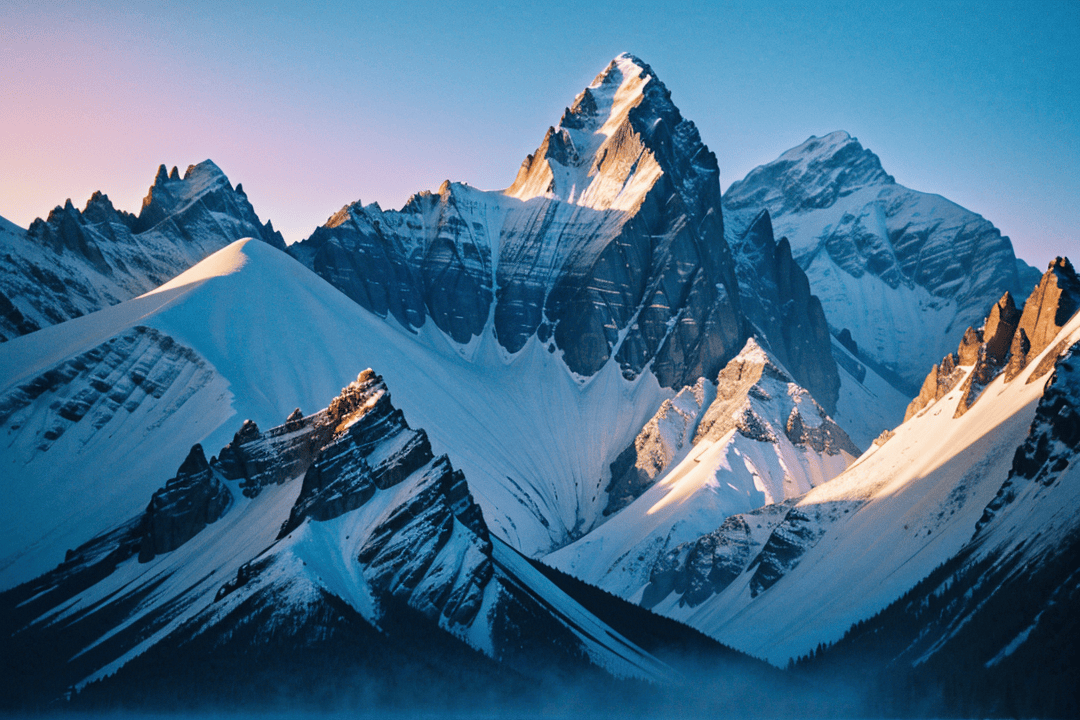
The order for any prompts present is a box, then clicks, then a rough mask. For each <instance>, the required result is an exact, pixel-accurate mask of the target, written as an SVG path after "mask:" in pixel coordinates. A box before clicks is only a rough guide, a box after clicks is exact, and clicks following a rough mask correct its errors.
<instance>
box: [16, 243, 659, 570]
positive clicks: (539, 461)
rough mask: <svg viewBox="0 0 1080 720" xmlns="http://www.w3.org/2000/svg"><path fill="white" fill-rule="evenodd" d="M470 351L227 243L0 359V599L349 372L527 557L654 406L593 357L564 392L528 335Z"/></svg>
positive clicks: (597, 486)
mask: <svg viewBox="0 0 1080 720" xmlns="http://www.w3.org/2000/svg"><path fill="white" fill-rule="evenodd" d="M468 349H469V352H470V355H471V357H470V358H469V359H466V358H464V357H462V356H461V354H460V352H461V348H460V347H459V346H456V345H454V344H452V343H450V342H448V341H447V340H446V338H445V336H444V335H443V334H442V333H441V332H438V331H434V332H431V331H430V326H429V328H424V329H422V330H421V331H420V333H419V334H418V335H414V334H411V333H409V331H407V330H405V329H404V328H401V327H400V326H399V325H397V324H396V323H388V322H385V321H383V320H381V319H379V318H377V317H375V316H374V315H372V314H371V313H370V312H368V311H366V310H364V309H363V308H361V307H359V306H358V305H356V304H355V303H354V302H352V301H351V300H350V299H348V298H347V297H345V296H344V295H342V294H341V293H340V292H339V291H337V290H335V289H334V288H332V287H331V286H329V285H328V284H327V283H326V282H325V281H323V280H322V279H320V278H319V277H318V276H316V275H314V274H313V273H312V272H310V271H309V270H307V269H306V268H304V267H303V266H302V265H300V264H299V263H297V262H296V261H295V260H293V259H292V258H290V257H289V256H287V255H286V254H284V253H280V252H278V251H276V250H274V249H273V248H270V247H269V246H268V245H266V244H265V243H259V242H253V241H250V240H248V241H240V242H237V243H234V244H232V245H230V246H229V247H227V248H225V249H223V250H221V251H219V252H217V253H215V254H214V255H212V256H211V257H209V258H207V259H206V260H205V261H203V262H202V263H200V264H199V265H197V266H195V267H194V268H192V269H191V270H189V271H187V272H185V273H184V274H182V275H181V276H179V277H177V278H176V279H174V280H173V281H171V282H169V283H167V284H166V285H164V286H162V287H161V288H159V289H158V290H156V291H154V292H151V293H148V294H146V295H143V296H141V297H138V298H135V299H133V300H130V301H127V302H124V303H121V304H120V305H116V306H113V307H109V308H106V309H104V310H101V311H99V312H97V313H93V314H92V315H88V316H85V317H81V318H76V319H75V320H72V321H69V322H66V323H63V324H62V325H58V326H53V327H50V328H46V329H44V330H41V331H39V332H36V333H33V334H32V335H28V336H24V337H21V338H16V339H15V340H13V341H10V342H8V343H4V344H3V345H2V346H0V377H2V378H3V386H2V387H0V422H2V425H0V463H2V465H0V467H2V472H0V475H2V477H3V479H4V487H3V492H4V494H5V498H6V502H5V503H4V504H3V507H2V508H0V586H3V587H8V586H10V585H12V584H14V583H16V582H19V581H21V580H25V579H27V578H29V577H32V576H34V575H36V574H38V573H40V572H42V571H44V570H45V569H47V568H48V567H51V566H53V565H55V564H56V563H57V562H59V561H60V560H62V559H63V556H64V551H65V550H66V549H68V548H71V547H74V546H75V545H78V544H79V543H82V542H85V541H86V540H87V539H89V538H90V537H91V536H92V535H93V534H94V533H96V532H98V531H100V530H101V529H102V527H105V526H108V525H110V524H116V523H119V522H121V521H123V520H125V519H126V518H128V517H131V516H132V515H133V514H134V513H135V512H136V511H138V510H141V509H142V505H143V504H144V503H145V502H146V498H148V497H149V495H150V493H151V492H152V491H153V490H154V489H155V488H156V487H157V486H158V485H159V484H160V477H161V472H160V469H161V468H162V467H176V466H178V465H179V464H180V462H181V461H182V460H183V459H184V457H185V456H186V455H187V452H188V449H189V448H190V446H191V445H192V444H194V443H197V442H201V443H202V444H203V445H204V447H207V448H209V449H211V450H210V451H211V452H212V449H213V448H218V447H221V446H223V445H224V444H225V443H226V442H227V441H228V440H229V439H230V438H231V437H232V434H233V433H234V432H235V431H236V430H237V428H238V427H239V425H240V423H241V421H243V420H245V419H251V420H253V421H255V422H256V423H257V424H258V425H260V426H262V427H272V426H274V425H277V424H279V423H280V422H282V421H283V420H284V419H285V417H286V416H287V415H289V414H290V413H291V412H292V411H293V410H294V409H295V408H297V407H300V408H302V409H304V410H307V411H309V410H310V409H312V408H315V407H319V406H321V405H322V404H323V403H325V401H326V398H328V397H332V396H333V395H334V394H335V393H336V392H337V390H338V389H339V388H340V387H342V386H343V385H345V384H346V383H347V382H348V381H349V379H350V378H353V377H355V375H356V369H357V368H360V367H369V366H371V367H382V368H386V371H385V372H384V376H385V377H386V378H387V381H388V382H389V383H392V384H393V385H394V386H395V387H398V388H400V390H398V391H397V393H396V397H397V404H398V406H399V407H401V408H402V409H403V410H404V411H405V412H406V413H407V414H408V416H409V417H410V418H411V419H414V420H413V421H414V422H415V423H416V424H417V425H418V426H422V427H426V428H430V431H429V434H430V437H431V442H432V445H433V447H434V448H435V451H436V453H446V452H451V453H452V457H453V458H454V463H455V466H457V467H459V468H461V469H462V470H464V471H465V472H466V473H467V474H468V476H469V477H470V483H471V484H472V488H473V493H474V495H475V496H476V498H477V501H478V502H479V504H480V506H481V507H482V508H483V509H484V512H485V515H486V517H487V519H488V522H489V524H490V526H491V528H492V532H493V533H494V534H495V535H496V536H498V537H500V538H502V539H504V540H506V541H507V542H509V543H510V544H511V545H513V546H514V547H516V548H518V549H519V550H521V551H523V552H526V553H528V554H537V553H540V552H544V551H547V550H550V549H551V548H552V546H554V545H558V544H562V543H565V542H566V541H567V539H568V538H572V537H574V536H576V535H577V534H580V533H582V532H584V531H585V530H587V529H589V528H590V527H591V526H592V525H594V524H595V523H596V522H598V521H599V520H600V519H602V514H601V511H602V509H603V508H604V507H605V505H606V502H607V498H606V493H605V491H604V487H605V485H606V483H607V476H608V474H609V473H608V465H609V464H610V462H611V461H612V460H613V459H614V458H615V457H616V456H617V455H618V453H619V452H621V451H622V450H623V449H624V448H625V447H626V446H627V445H629V444H630V443H631V442H632V440H633V438H634V436H635V435H636V434H637V433H638V431H639V430H640V429H641V427H642V425H644V424H645V422H646V420H648V418H649V417H650V416H651V415H652V414H653V413H654V412H655V411H656V408H657V407H659V405H660V403H661V402H662V401H663V400H664V398H666V397H669V396H670V395H671V394H672V393H671V392H670V391H667V390H664V389H662V388H661V387H660V386H659V384H658V383H657V382H656V380H655V379H654V378H653V376H652V375H651V373H648V372H646V373H643V374H641V375H639V376H638V377H636V378H635V379H634V380H627V379H626V378H624V377H623V375H622V374H621V373H620V372H619V368H618V367H617V366H616V365H615V364H614V363H610V364H608V365H606V366H605V367H604V368H603V369H601V371H599V372H598V373H596V374H595V375H593V376H592V377H590V378H588V379H587V380H584V381H583V380H582V379H581V378H579V377H577V376H575V375H574V374H572V373H571V372H569V371H568V370H567V368H566V365H565V364H564V363H563V362H562V361H561V360H559V358H558V357H556V356H554V355H552V354H551V353H549V352H548V351H547V350H546V349H545V348H544V346H543V345H542V344H541V343H539V342H538V341H536V340H535V339H532V340H530V341H529V342H528V343H526V345H525V346H524V347H523V348H522V350H521V351H520V352H518V353H516V354H514V355H512V356H511V355H508V354H507V353H506V352H505V351H504V350H503V349H502V348H501V347H499V346H498V345H497V343H496V341H495V340H494V338H492V337H490V336H485V337H483V338H480V339H478V340H477V341H476V342H475V343H474V344H473V345H472V346H470V347H469V348H468Z"/></svg>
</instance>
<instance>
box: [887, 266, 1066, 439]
mask: <svg viewBox="0 0 1080 720" xmlns="http://www.w3.org/2000/svg"><path fill="white" fill-rule="evenodd" d="M1078 309H1080V277H1077V274H1076V271H1075V270H1074V269H1073V266H1072V264H1071V263H1070V262H1069V260H1068V259H1067V258H1057V259H1056V260H1054V261H1053V262H1051V263H1050V266H1049V268H1048V269H1047V271H1046V273H1045V274H1044V275H1043V276H1042V279H1041V280H1040V281H1039V284H1038V285H1037V286H1036V288H1035V290H1034V291H1033V292H1032V293H1031V296H1030V297H1029V298H1028V301H1027V302H1026V303H1025V304H1024V308H1023V312H1021V311H1019V310H1017V308H1016V306H1015V304H1014V303H1013V299H1012V295H1011V294H1009V293H1005V294H1004V295H1003V296H1002V297H1001V299H1000V300H998V302H997V303H996V304H994V305H993V306H992V307H991V308H990V313H989V314H988V315H987V316H986V321H985V322H984V323H983V325H982V327H981V328H979V329H977V330H976V329H975V328H971V327H969V328H968V329H967V330H966V331H965V333H964V337H963V338H962V339H961V341H960V346H959V348H958V349H957V352H956V354H955V355H953V354H950V355H946V356H945V358H944V359H943V360H942V361H941V363H940V364H939V365H935V366H934V367H932V368H931V369H930V373H929V374H928V375H927V376H926V380H925V381H924V382H923V386H922V390H921V391H920V392H919V395H918V397H916V398H915V399H914V400H912V401H911V404H910V405H909V406H908V410H907V414H906V415H905V416H904V420H905V421H906V420H908V419H910V418H911V417H912V416H914V415H915V414H917V413H918V412H919V411H920V410H922V409H924V408H926V407H928V406H930V405H931V404H933V403H934V402H936V401H937V400H939V399H941V398H942V397H944V396H945V395H946V394H947V393H949V392H950V391H951V390H952V389H953V388H954V387H956V386H957V384H959V383H961V381H962V382H963V384H962V385H961V397H960V401H959V404H958V405H957V408H956V412H955V417H959V416H961V415H963V414H964V413H965V412H967V411H968V410H969V409H970V408H971V406H972V405H973V404H974V403H975V401H976V400H977V399H978V398H979V394H980V393H981V392H982V390H983V388H985V387H986V386H987V385H988V384H990V381H991V380H993V379H994V378H995V377H997V376H998V375H999V374H1001V373H1002V372H1003V371H1004V375H1005V381H1006V382H1009V381H1011V380H1012V379H1013V378H1015V377H1016V376H1017V375H1019V374H1020V372H1021V371H1022V370H1023V369H1024V368H1025V367H1027V365H1028V362H1029V360H1030V359H1031V358H1033V357H1035V356H1036V355H1038V354H1040V353H1042V351H1043V350H1045V349H1046V347H1047V345H1048V344H1049V343H1050V341H1051V340H1053V338H1054V337H1055V336H1056V335H1057V334H1058V332H1059V331H1060V330H1061V328H1062V327H1064V326H1065V323H1067V322H1068V321H1069V319H1070V318H1071V317H1072V316H1073V315H1074V314H1075V313H1076V311H1077V310H1078ZM1064 350H1065V348H1064V347H1062V348H1059V349H1058V351H1057V352H1054V353H1051V354H1050V355H1048V356H1047V358H1046V360H1045V362H1044V363H1042V364H1040V365H1039V366H1038V367H1037V368H1036V369H1035V370H1034V371H1033V372H1032V374H1031V377H1030V378H1029V380H1028V382H1033V381H1035V380H1037V379H1039V378H1040V377H1043V376H1044V375H1045V374H1046V373H1048V372H1049V371H1050V369H1051V368H1052V367H1053V363H1054V358H1056V357H1057V356H1058V355H1060V354H1061V352H1064ZM965 367H970V368H971V370H970V371H966V370H964V369H963V368H965Z"/></svg>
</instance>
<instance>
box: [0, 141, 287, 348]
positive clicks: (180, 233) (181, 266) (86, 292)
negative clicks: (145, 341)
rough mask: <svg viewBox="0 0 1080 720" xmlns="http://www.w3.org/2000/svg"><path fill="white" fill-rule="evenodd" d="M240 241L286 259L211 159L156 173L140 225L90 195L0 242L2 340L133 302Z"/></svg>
mask: <svg viewBox="0 0 1080 720" xmlns="http://www.w3.org/2000/svg"><path fill="white" fill-rule="evenodd" d="M244 237H254V238H258V239H260V240H262V241H264V242H266V243H268V244H270V245H273V246H274V247H276V248H278V249H280V250H284V249H285V241H284V239H283V238H282V237H281V234H280V233H278V232H277V231H275V230H274V228H273V226H272V225H271V224H269V223H267V224H265V225H264V224H263V223H262V222H261V221H260V220H259V218H258V216H256V214H255V210H254V209H253V208H252V207H251V203H249V202H248V200H247V197H246V196H245V195H244V194H243V193H242V192H239V191H237V190H233V188H232V186H231V185H230V184H229V181H228V179H227V178H226V177H225V175H224V174H223V173H222V172H221V170H220V169H218V167H217V166H216V165H214V164H213V163H212V162H210V161H209V160H207V161H205V162H202V163H199V164H198V165H192V166H191V167H189V168H188V170H187V173H186V174H185V175H184V177H183V179H181V178H180V175H179V173H178V172H177V170H176V168H173V172H172V174H171V175H170V174H169V173H167V172H166V171H165V167H164V166H161V168H159V170H158V174H157V178H156V179H155V181H154V185H153V186H152V187H151V188H150V192H149V193H148V194H147V196H146V199H145V200H144V201H143V207H142V210H141V211H140V213H139V215H138V216H135V215H131V214H130V213H126V212H124V211H118V210H116V209H115V208H114V207H113V205H112V203H111V202H110V201H109V198H108V196H106V195H103V194H102V193H100V192H95V193H94V194H93V195H92V196H91V198H90V199H89V201H87V203H86V207H85V208H84V209H83V210H82V211H81V212H80V211H79V210H78V209H77V208H75V207H74V206H73V205H72V203H71V201H70V200H68V201H67V202H66V203H65V204H64V205H62V206H57V207H56V208H55V209H53V211H52V212H50V213H49V217H48V218H47V219H45V220H42V219H41V218H38V219H37V220H35V221H34V222H33V223H32V224H31V225H30V228H29V230H27V231H26V232H25V234H23V233H17V232H11V233H9V232H7V231H4V232H3V233H0V239H2V240H3V242H2V243H0V252H2V256H3V260H4V262H3V263H0V340H7V339H10V338H12V337H15V336H17V335H22V334H25V333H26V332H32V331H33V330H37V329H39V328H42V327H46V326H48V325H53V324H55V323H58V322H63V321H64V320H68V319H70V318H73V317H78V316H80V315H84V314H86V313H89V312H93V311H94V310H98V309H100V308H103V307H106V306H108V305H114V304H116V303H118V302H121V301H123V300H127V299H129V298H132V297H135V296H136V295H141V294H142V293H144V292H146V291H148V290H151V289H153V288H155V287H157V286H159V285H161V284H162V283H164V282H166V281H168V280H170V279H172V278H173V277H175V276H176V275H178V274H180V273H181V272H183V271H184V270H187V269H188V268H189V267H191V266H192V265H194V264H195V263H197V262H198V261H200V260H202V259H203V258H204V257H206V256H207V255H210V254H211V253H213V252H215V251H217V250H220V249H221V248H223V247H225V246H226V245H228V244H229V243H231V242H233V241H235V240H239V239H240V238H244Z"/></svg>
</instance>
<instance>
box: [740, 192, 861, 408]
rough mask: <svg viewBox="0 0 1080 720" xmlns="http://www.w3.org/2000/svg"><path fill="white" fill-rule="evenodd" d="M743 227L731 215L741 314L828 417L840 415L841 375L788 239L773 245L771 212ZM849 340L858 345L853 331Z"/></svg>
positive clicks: (820, 314)
mask: <svg viewBox="0 0 1080 720" xmlns="http://www.w3.org/2000/svg"><path fill="white" fill-rule="evenodd" d="M740 221H742V222H740ZM744 222H745V216H743V217H735V218H732V217H730V214H729V218H728V224H727V228H728V244H729V245H730V246H731V248H732V252H733V253H734V255H735V257H736V260H737V267H738V279H739V291H740V293H741V298H740V299H741V303H742V308H743V312H744V313H745V314H746V317H747V318H748V319H749V320H750V322H751V323H753V325H754V327H756V328H757V330H758V331H759V333H760V334H761V335H762V336H763V337H764V338H765V343H766V344H767V347H768V349H769V350H770V351H772V353H773V354H774V355H775V356H776V358H777V359H778V360H779V361H780V362H781V363H782V364H783V365H784V367H785V368H787V369H788V370H789V371H790V372H791V374H792V376H793V377H794V378H795V380H796V382H798V383H799V384H800V385H802V386H803V387H804V388H806V389H807V390H809V391H810V394H812V395H813V396H814V399H816V400H817V401H818V402H820V403H821V405H822V406H823V407H824V408H825V409H826V410H827V411H828V412H830V413H832V412H836V401H837V400H838V399H839V396H840V374H839V372H838V370H837V368H836V361H835V359H834V358H833V354H832V341H831V338H830V337H829V325H828V323H827V322H826V320H825V312H824V310H822V308H821V302H820V301H819V300H818V299H817V297H816V296H814V295H812V294H811V293H810V282H809V281H808V280H807V278H806V273H804V272H803V270H802V268H800V267H799V266H798V265H797V264H796V263H795V261H794V259H793V258H792V256H791V245H790V244H789V243H788V241H787V238H781V239H780V241H779V242H776V241H775V240H774V238H773V229H772V222H771V220H770V218H769V213H768V211H767V210H766V211H762V212H760V213H758V214H757V216H756V217H754V219H753V220H751V221H750V223H749V225H748V226H747V227H746V228H745V229H741V225H742V224H744ZM847 339H848V341H849V342H850V343H851V345H852V346H854V341H853V340H851V332H850V331H847ZM857 351H858V348H857V347H856V350H855V352H856V353H857Z"/></svg>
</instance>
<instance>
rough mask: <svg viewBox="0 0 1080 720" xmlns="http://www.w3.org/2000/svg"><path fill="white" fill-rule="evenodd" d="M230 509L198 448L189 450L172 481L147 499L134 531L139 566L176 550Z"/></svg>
mask: <svg viewBox="0 0 1080 720" xmlns="http://www.w3.org/2000/svg"><path fill="white" fill-rule="evenodd" d="M230 505H232V494H231V493H230V492H229V489H228V488H226V487H225V485H224V484H222V482H221V481H220V480H219V479H218V478H217V477H215V476H214V471H213V470H211V469H210V464H209V463H208V462H207V461H206V455H204V454H203V449H202V445H194V446H192V448H191V452H190V453H189V454H188V456H187V459H186V460H184V463H183V464H182V465H181V466H180V469H179V470H177V471H176V477H174V478H173V479H171V480H169V481H168V482H167V483H165V487H163V488H162V489H161V490H158V491H157V492H156V493H154V496H153V498H151V499H150V504H149V505H148V506H147V508H146V513H145V514H144V515H143V518H142V521H141V523H140V524H139V528H138V530H137V533H138V534H139V535H140V541H139V562H149V561H150V560H152V559H153V558H154V556H155V555H159V554H161V553H167V552H172V551H173V550H175V549H176V548H178V547H180V546H181V545H183V544H184V543H186V542H187V541H188V540H190V539H191V538H193V537H195V536H196V535H197V534H198V533H199V532H200V531H201V530H202V529H203V528H205V527H206V526H207V525H209V524H210V523H212V522H214V521H216V520H217V519H218V518H220V517H221V516H222V515H224V514H225V513H226V512H227V511H228V509H229V506H230Z"/></svg>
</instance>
